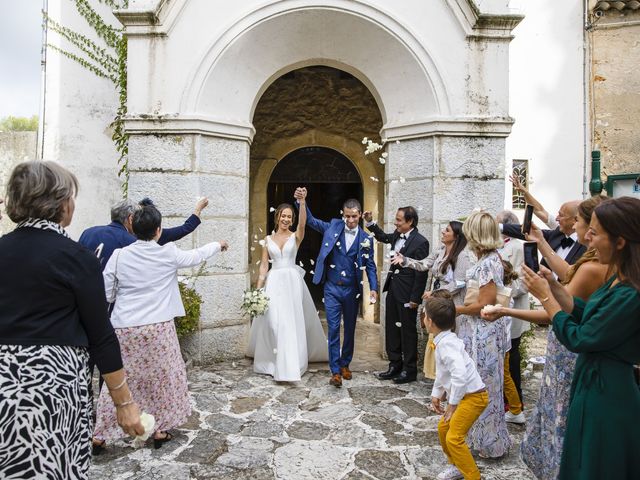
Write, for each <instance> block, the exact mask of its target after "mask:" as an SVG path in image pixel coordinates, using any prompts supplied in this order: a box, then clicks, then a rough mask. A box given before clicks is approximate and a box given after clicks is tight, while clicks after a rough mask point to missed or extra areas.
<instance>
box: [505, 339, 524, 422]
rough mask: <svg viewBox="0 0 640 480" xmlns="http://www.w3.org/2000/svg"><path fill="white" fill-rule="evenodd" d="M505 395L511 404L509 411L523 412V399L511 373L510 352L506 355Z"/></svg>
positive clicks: (514, 412)
mask: <svg viewBox="0 0 640 480" xmlns="http://www.w3.org/2000/svg"><path fill="white" fill-rule="evenodd" d="M504 396H505V397H506V398H507V403H508V404H509V411H510V412H511V413H513V414H514V415H518V414H519V413H521V412H522V400H521V399H520V395H518V389H517V388H516V384H515V383H513V379H512V378H511V374H510V373H509V352H507V353H506V355H505V356H504Z"/></svg>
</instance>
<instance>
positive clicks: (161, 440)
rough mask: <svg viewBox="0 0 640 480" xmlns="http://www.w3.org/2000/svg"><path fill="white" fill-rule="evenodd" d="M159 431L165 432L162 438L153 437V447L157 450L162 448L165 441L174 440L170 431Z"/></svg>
mask: <svg viewBox="0 0 640 480" xmlns="http://www.w3.org/2000/svg"><path fill="white" fill-rule="evenodd" d="M159 433H164V437H161V438H156V437H155V436H154V437H153V448H155V449H156V450H157V449H158V448H160V447H161V446H162V444H163V443H166V442H168V441H169V440H173V435H171V434H170V433H169V432H159Z"/></svg>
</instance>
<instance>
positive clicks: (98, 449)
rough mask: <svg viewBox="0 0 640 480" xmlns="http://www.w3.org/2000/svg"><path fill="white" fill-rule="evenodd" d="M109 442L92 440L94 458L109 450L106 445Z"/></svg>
mask: <svg viewBox="0 0 640 480" xmlns="http://www.w3.org/2000/svg"><path fill="white" fill-rule="evenodd" d="M106 444H107V442H106V441H104V440H97V439H95V438H94V439H93V440H91V454H92V455H93V456H97V455H100V454H102V453H103V452H104V451H105V450H106V449H107V448H106V446H105V445H106Z"/></svg>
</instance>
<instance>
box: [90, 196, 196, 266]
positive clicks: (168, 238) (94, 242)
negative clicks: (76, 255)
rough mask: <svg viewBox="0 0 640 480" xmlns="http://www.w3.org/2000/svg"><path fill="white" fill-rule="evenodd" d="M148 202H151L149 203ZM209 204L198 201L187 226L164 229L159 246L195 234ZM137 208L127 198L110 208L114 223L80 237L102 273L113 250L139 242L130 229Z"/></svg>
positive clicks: (93, 228) (92, 228) (91, 229)
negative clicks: (94, 257)
mask: <svg viewBox="0 0 640 480" xmlns="http://www.w3.org/2000/svg"><path fill="white" fill-rule="evenodd" d="M147 200H148V199H147ZM148 201H149V202H150V200H148ZM207 205H209V200H208V199H207V198H201V199H200V200H198V202H197V203H196V208H195V210H194V212H193V214H192V215H191V216H190V217H189V218H187V220H186V221H185V222H184V224H182V225H179V226H177V227H173V228H163V229H162V234H161V235H160V239H159V240H158V243H159V244H160V245H164V244H166V243H169V242H175V241H176V240H180V239H181V238H183V237H186V236H187V235H189V234H190V233H191V232H193V231H194V230H195V229H196V228H197V227H198V225H200V214H201V213H202V209H204V208H205V207H206V206H207ZM135 207H136V205H135V204H134V202H132V201H131V200H128V199H127V200H122V201H121V202H118V203H116V204H115V205H114V206H113V207H111V223H110V224H109V225H101V226H97V227H90V228H87V229H86V230H85V231H84V232H82V235H80V239H79V240H78V243H79V244H80V245H82V246H84V247H86V248H88V249H89V250H91V251H92V252H95V253H96V256H97V257H98V259H99V260H100V266H101V267H102V269H103V270H104V267H105V265H106V264H107V262H108V261H109V258H110V257H111V254H113V251H114V250H116V249H117V248H124V247H126V246H127V245H131V244H132V243H133V242H135V241H136V237H135V236H134V235H133V229H132V227H131V219H132V218H133V212H134V210H135Z"/></svg>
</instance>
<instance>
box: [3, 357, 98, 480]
mask: <svg viewBox="0 0 640 480" xmlns="http://www.w3.org/2000/svg"><path fill="white" fill-rule="evenodd" d="M88 362H89V354H88V352H87V349H86V348H82V347H68V346H60V345H31V346H24V345H0V478H2V479H4V480H9V479H24V478H46V479H84V478H87V475H88V471H89V466H90V462H91V431H92V428H93V422H92V419H91V412H92V404H91V395H90V392H89V369H88Z"/></svg>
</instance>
